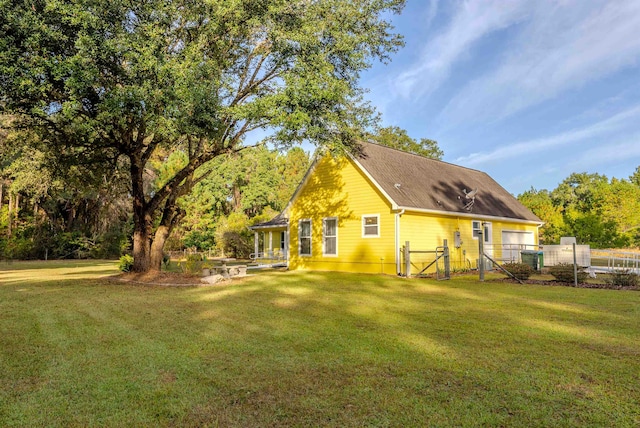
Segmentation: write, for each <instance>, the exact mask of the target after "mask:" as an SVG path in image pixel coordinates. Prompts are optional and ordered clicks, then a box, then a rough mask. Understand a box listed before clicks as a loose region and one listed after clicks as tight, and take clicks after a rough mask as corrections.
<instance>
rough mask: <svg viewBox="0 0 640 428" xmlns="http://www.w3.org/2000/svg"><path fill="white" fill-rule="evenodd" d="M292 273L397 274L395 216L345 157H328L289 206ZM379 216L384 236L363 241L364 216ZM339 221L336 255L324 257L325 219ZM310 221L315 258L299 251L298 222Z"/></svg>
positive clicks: (317, 167)
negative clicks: (302, 271)
mask: <svg viewBox="0 0 640 428" xmlns="http://www.w3.org/2000/svg"><path fill="white" fill-rule="evenodd" d="M288 214H289V230H290V246H289V248H290V259H289V268H290V269H311V270H331V271H345V272H364V273H386V274H391V275H395V274H396V265H395V263H396V259H395V214H393V213H392V212H391V205H390V204H389V203H388V202H387V201H386V200H385V199H384V198H383V196H382V195H381V194H380V193H379V192H378V191H377V190H376V189H375V187H374V186H373V185H372V184H371V183H370V182H369V180H368V179H367V178H366V177H365V176H364V175H363V174H362V173H361V172H360V171H359V170H358V169H357V168H355V167H354V165H353V164H352V163H351V162H350V161H349V160H347V159H333V158H331V157H330V156H325V157H324V158H323V159H321V160H320V161H319V162H318V163H317V164H316V166H315V169H314V170H313V171H312V173H311V174H310V175H309V177H308V180H307V182H306V184H305V185H304V186H303V187H302V189H301V191H300V193H298V195H297V197H296V199H295V200H294V201H293V204H292V205H291V207H290V208H289V212H288ZM369 214H379V215H380V220H379V221H380V223H379V228H380V237H378V238H362V216H363V215H369ZM325 217H337V218H338V238H337V241H338V255H337V256H323V254H322V220H323V218H325ZM300 219H311V227H312V233H311V245H312V255H311V256H310V257H308V256H300V255H299V253H298V221H299V220H300Z"/></svg>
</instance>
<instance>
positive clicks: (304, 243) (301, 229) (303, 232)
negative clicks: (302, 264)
mask: <svg viewBox="0 0 640 428" xmlns="http://www.w3.org/2000/svg"><path fill="white" fill-rule="evenodd" d="M298 252H299V253H300V255H301V256H310V255H311V220H300V222H299V223H298Z"/></svg>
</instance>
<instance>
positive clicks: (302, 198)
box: [274, 156, 538, 275]
mask: <svg viewBox="0 0 640 428" xmlns="http://www.w3.org/2000/svg"><path fill="white" fill-rule="evenodd" d="M287 214H288V217H289V233H290V238H289V268H290V269H309V270H327V271H344V272H363V273H385V274H390V275H395V274H397V268H396V239H395V233H396V213H395V212H392V207H391V204H390V203H389V202H388V201H387V200H386V198H385V197H384V196H383V195H382V194H381V193H380V192H379V191H378V190H377V189H376V188H375V186H374V185H373V184H372V183H371V182H370V181H369V179H368V178H367V177H366V176H365V175H364V174H363V173H362V172H361V171H360V170H359V169H358V168H357V167H355V166H354V164H353V163H352V162H351V161H350V160H347V159H344V158H343V159H333V158H331V157H330V156H326V157H324V158H323V159H321V160H320V161H319V162H318V163H317V164H316V165H315V168H314V169H313V171H312V172H311V173H310V174H309V176H308V177H307V181H306V183H305V184H304V185H303V186H302V188H301V189H300V192H299V193H298V195H297V196H296V198H295V199H294V201H293V203H292V204H291V206H290V207H289V209H288V213H287ZM372 214H378V215H379V216H380V217H379V219H380V224H379V227H380V237H378V238H363V237H362V216H363V215H372ZM325 217H337V218H338V238H337V241H338V242H337V247H338V255H337V256H324V255H323V254H322V240H323V235H322V234H323V230H322V229H323V221H322V220H323V218H325ZM301 219H310V220H311V226H312V233H311V243H312V254H311V256H301V255H299V249H298V243H299V241H298V224H299V220H301ZM472 220H478V221H489V222H490V223H491V233H492V242H493V244H494V245H498V244H500V243H501V239H502V230H511V231H514V230H522V231H531V232H533V233H534V238H535V240H536V244H537V242H538V241H537V239H538V234H537V227H536V226H535V225H525V224H521V223H516V222H509V221H502V220H501V221H497V220H488V219H486V218H485V219H480V218H469V217H455V216H447V215H437V214H423V213H415V212H405V213H404V214H403V215H402V216H401V217H400V221H399V225H400V237H399V245H400V246H401V247H402V246H403V245H404V243H405V241H410V246H411V249H412V250H426V251H433V250H435V249H436V247H438V246H442V245H443V240H444V239H447V240H448V245H449V250H450V261H451V268H452V269H465V268H473V269H475V268H476V267H477V261H476V260H477V258H478V239H474V238H473V233H472ZM456 231H459V232H460V238H461V242H462V245H461V246H460V247H459V248H455V239H454V233H455V232H456ZM274 239H275V238H274ZM275 242H276V241H275V240H274V246H276V245H275ZM497 248H498V247H496V249H495V250H493V254H492V253H491V248H489V251H488V253H489V254H492V255H493V256H494V258H496V259H500V258H501V257H502V254H501V251H500V250H498V249H497ZM434 258H435V254H413V255H412V256H411V260H412V265H413V266H412V273H413V274H415V273H417V272H419V271H420V270H422V268H424V267H425V266H426V265H427V264H428V263H430V262H431V261H432V260H433V259H434ZM441 266H442V265H441ZM402 270H403V271H404V266H403V267H402ZM434 271H435V266H434V267H432V268H430V269H429V270H428V271H427V272H434Z"/></svg>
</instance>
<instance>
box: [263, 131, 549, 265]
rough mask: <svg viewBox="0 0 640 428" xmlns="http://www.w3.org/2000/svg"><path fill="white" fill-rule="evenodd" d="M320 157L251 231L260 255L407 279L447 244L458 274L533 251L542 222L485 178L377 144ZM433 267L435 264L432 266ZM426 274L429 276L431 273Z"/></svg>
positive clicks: (266, 259)
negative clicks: (487, 260)
mask: <svg viewBox="0 0 640 428" xmlns="http://www.w3.org/2000/svg"><path fill="white" fill-rule="evenodd" d="M362 148H363V150H362V153H361V154H360V155H359V156H348V157H342V158H335V157H332V156H330V155H325V156H321V157H319V158H317V159H316V160H315V161H314V163H313V164H312V166H311V167H310V168H309V171H308V172H307V174H306V176H305V178H304V180H303V181H302V183H301V184H300V185H299V186H298V188H297V190H296V192H295V193H294V195H293V197H292V198H291V200H290V201H289V203H288V205H287V207H286V208H285V209H284V210H283V212H282V213H280V214H279V215H278V216H277V217H276V218H275V219H273V220H271V221H269V222H266V223H261V224H258V225H256V226H253V227H252V229H253V231H254V232H255V249H254V250H255V254H254V257H255V258H256V259H257V260H261V261H263V262H265V263H270V264H273V263H282V264H283V265H287V266H288V267H289V269H308V270H325V271H344V272H363V273H384V274H392V275H396V274H406V272H405V271H404V270H403V269H404V266H405V264H404V261H403V251H402V250H403V248H404V247H405V245H406V243H409V248H410V249H411V251H412V253H411V255H410V260H411V268H410V269H411V272H410V273H411V274H415V273H418V272H420V271H421V270H423V269H424V268H425V267H427V266H428V265H429V264H430V263H431V262H432V261H433V260H434V258H435V255H436V250H437V249H438V248H440V249H442V247H443V246H444V245H445V240H446V243H447V247H448V251H449V254H450V261H451V267H452V268H453V269H456V268H458V269H463V268H476V267H477V266H478V257H479V256H478V255H479V242H478V241H479V239H480V237H482V238H481V239H482V240H483V245H484V249H485V252H486V254H488V255H490V256H491V257H492V258H493V259H495V260H518V258H519V255H520V252H521V250H523V249H527V248H529V249H534V248H535V249H537V245H538V228H539V226H540V225H541V224H542V222H541V220H540V219H539V218H538V217H537V216H535V215H534V214H533V213H532V212H531V211H529V210H528V209H527V208H526V207H524V206H523V205H522V204H520V202H518V200H517V199H516V198H514V197H513V196H512V195H511V194H509V193H508V192H507V191H506V190H505V189H504V188H502V187H501V186H500V185H499V184H498V183H496V182H495V181H494V180H493V179H492V178H491V177H489V176H488V175H487V174H485V173H483V172H481V171H477V170H473V169H469V168H464V167H461V166H457V165H453V164H450V163H446V162H442V161H438V160H434V159H428V158H425V157H422V156H419V155H415V154H411V153H407V152H403V151H400V150H396V149H392V148H389V147H385V146H380V145H378V144H373V143H363V144H362ZM431 269H433V267H432V268H431ZM427 272H428V271H427Z"/></svg>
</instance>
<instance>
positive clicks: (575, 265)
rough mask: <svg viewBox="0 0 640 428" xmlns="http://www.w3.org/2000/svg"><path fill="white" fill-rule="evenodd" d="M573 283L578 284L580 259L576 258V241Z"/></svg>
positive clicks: (574, 246)
mask: <svg viewBox="0 0 640 428" xmlns="http://www.w3.org/2000/svg"><path fill="white" fill-rule="evenodd" d="M573 285H575V286H576V287H577V286H578V261H577V260H576V243H575V242H574V243H573Z"/></svg>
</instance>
